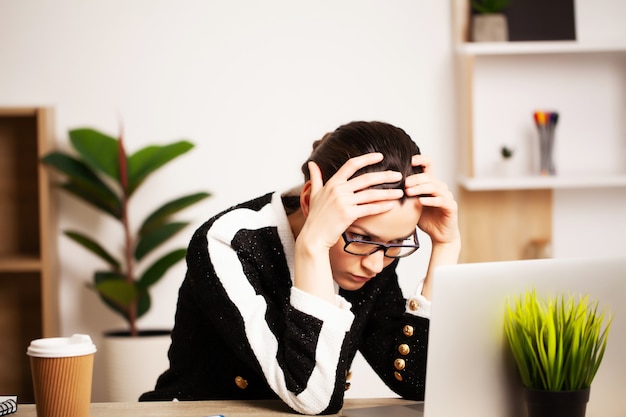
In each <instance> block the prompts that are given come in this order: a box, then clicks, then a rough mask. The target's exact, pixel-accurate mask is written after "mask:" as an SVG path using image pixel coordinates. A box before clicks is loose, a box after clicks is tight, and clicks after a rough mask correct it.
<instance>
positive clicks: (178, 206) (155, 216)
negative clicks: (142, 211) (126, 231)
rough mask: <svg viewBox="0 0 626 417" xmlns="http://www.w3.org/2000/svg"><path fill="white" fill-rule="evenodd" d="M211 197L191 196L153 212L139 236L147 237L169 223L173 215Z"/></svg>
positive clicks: (174, 201)
mask: <svg viewBox="0 0 626 417" xmlns="http://www.w3.org/2000/svg"><path fill="white" fill-rule="evenodd" d="M210 195H211V194H210V193H205V192H200V193H195V194H189V195H186V196H184V197H180V198H177V199H175V200H172V201H170V202H168V203H166V204H164V205H162V206H161V207H159V208H158V209H156V210H155V211H154V212H152V214H150V215H149V216H148V217H147V218H146V220H144V222H143V224H142V225H141V228H140V229H139V235H140V236H142V235H145V234H146V233H148V232H150V231H152V230H153V229H155V228H156V227H158V226H161V225H162V224H164V223H165V222H167V220H168V219H169V217H170V216H172V215H173V214H175V213H177V212H179V211H180V210H182V209H184V208H187V207H189V206H191V205H193V204H195V203H197V202H199V201H201V200H203V199H205V198H207V197H209V196H210Z"/></svg>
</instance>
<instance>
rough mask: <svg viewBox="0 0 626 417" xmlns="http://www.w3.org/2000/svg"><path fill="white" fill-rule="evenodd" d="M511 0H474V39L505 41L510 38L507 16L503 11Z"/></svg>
mask: <svg viewBox="0 0 626 417" xmlns="http://www.w3.org/2000/svg"><path fill="white" fill-rule="evenodd" d="M509 3H510V0H472V2H471V4H472V10H473V12H474V13H473V14H472V41H474V42H505V41H508V40H509V28H508V23H507V19H506V16H505V15H504V14H503V13H502V12H503V11H504V9H506V8H507V7H508V6H509Z"/></svg>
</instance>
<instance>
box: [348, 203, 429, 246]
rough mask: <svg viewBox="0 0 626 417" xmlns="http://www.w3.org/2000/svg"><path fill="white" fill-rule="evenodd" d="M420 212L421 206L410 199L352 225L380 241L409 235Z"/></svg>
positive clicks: (413, 229) (415, 224)
mask: <svg viewBox="0 0 626 417" xmlns="http://www.w3.org/2000/svg"><path fill="white" fill-rule="evenodd" d="M421 214H422V210H421V206H420V205H419V204H415V203H414V202H412V201H405V202H404V203H400V202H398V204H397V205H396V206H395V207H394V208H393V209H391V210H390V211H387V212H385V213H381V214H375V215H373V216H367V217H362V218H360V219H358V220H357V221H355V222H354V223H353V224H352V226H353V227H356V228H359V229H361V230H362V231H363V232H367V235H368V236H370V237H372V238H376V239H377V240H381V241H389V240H395V239H399V238H405V237H408V236H411V235H412V234H413V232H414V231H415V227H416V226H417V222H418V221H419V218H420V215H421Z"/></svg>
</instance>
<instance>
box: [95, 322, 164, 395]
mask: <svg viewBox="0 0 626 417" xmlns="http://www.w3.org/2000/svg"><path fill="white" fill-rule="evenodd" d="M170 343H171V336H170V334H169V332H168V331H162V332H161V331H160V332H143V334H142V335H141V336H139V337H129V336H127V335H119V334H106V335H105V336H104V342H103V347H102V356H103V359H104V365H105V378H106V381H105V382H106V384H105V385H106V392H107V397H108V401H110V402H137V401H138V399H139V396H140V395H141V394H143V393H144V392H147V391H151V390H153V389H154V386H155V384H156V381H157V378H158V377H159V375H161V374H162V373H163V372H164V371H165V370H166V369H167V368H168V366H169V361H168V358H167V351H168V349H169V347H170Z"/></svg>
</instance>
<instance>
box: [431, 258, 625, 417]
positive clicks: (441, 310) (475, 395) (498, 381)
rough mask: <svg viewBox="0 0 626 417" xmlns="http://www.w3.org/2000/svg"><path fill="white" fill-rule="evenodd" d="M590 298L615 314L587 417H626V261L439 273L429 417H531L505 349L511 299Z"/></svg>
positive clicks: (477, 266)
mask: <svg viewBox="0 0 626 417" xmlns="http://www.w3.org/2000/svg"><path fill="white" fill-rule="evenodd" d="M533 288H534V289H536V290H537V293H538V295H540V296H548V295H556V294H558V293H563V292H564V293H565V294H572V295H574V296H577V295H578V294H582V295H585V294H589V296H590V298H591V299H592V300H594V299H595V300H598V301H599V303H600V309H602V308H605V307H606V308H608V309H609V310H610V312H611V314H613V316H614V317H613V322H612V323H611V329H610V332H609V337H608V343H607V349H606V352H605V356H604V359H603V361H602V363H601V365H600V369H599V371H598V373H597V374H596V377H595V379H594V381H593V383H592V385H591V397H590V400H589V403H588V405H587V415H588V416H590V417H593V416H602V417H624V416H626V402H625V401H624V398H623V397H624V395H625V394H626V258H619V259H615V258H610V259H608V258H602V259H598V258H594V259H542V260H528V261H510V262H492V263H473V264H459V265H453V266H444V267H440V268H438V269H437V270H436V271H435V276H434V282H433V305H432V311H431V323H430V335H429V348H428V364H427V376H426V394H425V409H424V415H425V416H426V417H451V416H463V417H472V416H476V417H503V416H512V417H514V416H524V415H525V405H524V403H523V402H522V401H521V396H520V395H519V389H520V383H519V382H518V378H517V377H516V375H515V365H514V362H513V360H512V358H511V357H510V354H509V350H508V345H507V344H506V339H505V334H504V327H503V320H504V306H505V300H506V298H507V297H517V296H519V295H522V294H523V293H524V292H525V291H526V290H529V289H533Z"/></svg>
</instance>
